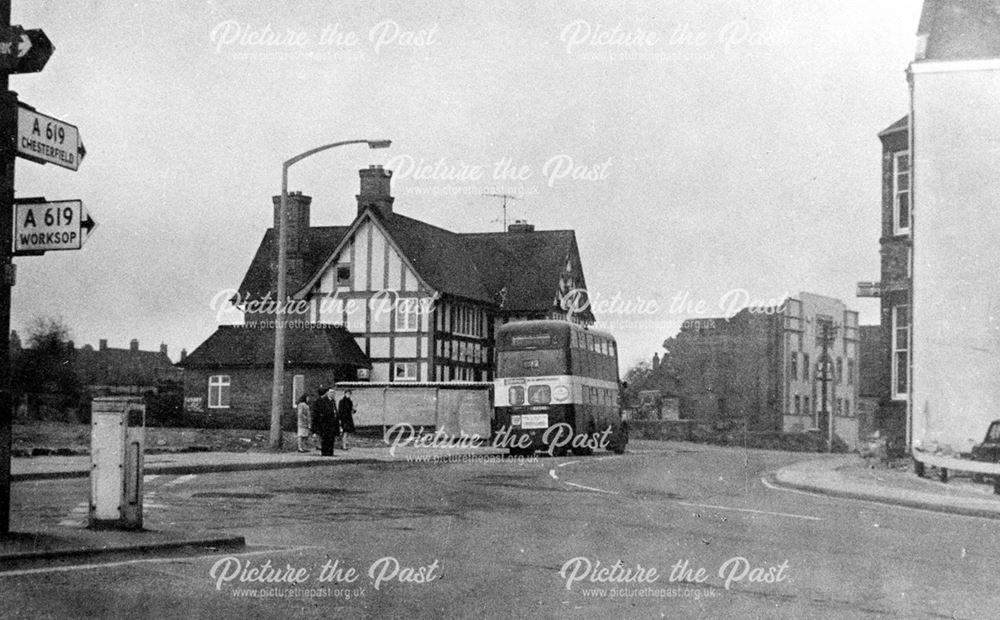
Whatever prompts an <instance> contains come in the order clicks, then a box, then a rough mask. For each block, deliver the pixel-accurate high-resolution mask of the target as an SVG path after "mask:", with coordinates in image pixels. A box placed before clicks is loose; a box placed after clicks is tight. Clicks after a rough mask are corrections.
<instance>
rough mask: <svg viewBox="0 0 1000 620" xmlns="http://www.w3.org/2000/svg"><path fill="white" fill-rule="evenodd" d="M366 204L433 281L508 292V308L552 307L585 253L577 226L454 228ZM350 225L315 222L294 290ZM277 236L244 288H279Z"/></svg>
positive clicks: (471, 295)
mask: <svg viewBox="0 0 1000 620" xmlns="http://www.w3.org/2000/svg"><path fill="white" fill-rule="evenodd" d="M368 212H369V213H371V214H372V215H373V217H375V218H376V219H377V220H378V221H379V222H380V223H381V224H382V225H383V226H384V227H385V229H386V231H387V232H388V233H389V235H390V236H391V237H392V239H393V241H395V242H396V244H397V245H398V246H399V248H400V250H401V251H402V252H403V255H404V256H405V257H406V259H407V260H408V261H409V262H410V263H411V264H412V265H413V267H414V268H415V269H416V270H417V274H418V275H419V276H420V277H421V278H422V279H423V280H424V281H425V282H426V283H427V285H428V286H430V287H432V288H433V289H435V290H436V291H439V292H441V293H443V294H447V295H452V296H456V297H462V298H465V299H470V300H476V301H482V302H486V303H493V304H497V305H499V304H500V302H501V301H502V300H503V302H504V303H503V308H504V310H506V311H511V312H517V311H535V312H538V311H547V310H551V309H552V308H553V302H554V299H555V294H556V291H557V290H558V287H559V280H560V275H561V274H562V273H563V270H564V268H565V264H566V259H567V257H572V258H573V259H574V260H575V261H577V262H578V261H579V255H578V250H577V247H576V235H575V233H574V232H573V231H572V230H542V231H532V232H495V233H455V232H452V231H449V230H445V229H443V228H439V227H437V226H433V225H431V224H428V223H426V222H422V221H420V220H416V219H413V218H411V217H407V216H405V215H400V214H398V213H390V214H388V215H382V214H380V213H379V212H378V211H376V210H369V211H368ZM348 229H349V227H326V228H312V229H310V235H312V236H311V237H310V238H309V250H310V252H309V255H308V256H307V257H306V259H305V265H304V267H305V269H304V274H305V275H304V277H303V278H302V280H301V281H300V282H295V283H292V282H289V284H288V292H289V294H295V293H296V292H299V291H300V289H302V287H304V286H306V285H307V284H308V283H309V281H310V280H312V279H313V278H314V277H316V276H317V275H318V273H317V272H318V270H319V269H321V268H322V267H323V265H324V264H325V262H326V260H327V259H328V258H329V257H330V254H331V253H332V252H333V250H334V249H335V248H336V246H337V245H338V244H339V243H340V242H341V240H342V239H343V237H344V235H345V233H346V232H347V230H348ZM273 238H274V230H273V229H268V231H267V233H266V234H265V235H264V239H263V240H262V241H261V244H260V247H259V248H258V249H257V254H256V255H255V256H254V259H253V261H252V262H251V264H250V268H249V269H248V270H247V273H246V276H245V277H244V278H243V283H242V284H241V285H240V288H239V290H240V292H241V293H249V294H250V295H252V296H263V294H264V293H266V292H268V291H269V290H270V291H272V292H273V290H274V288H273V286H269V284H270V283H272V282H273V281H274V280H273V277H274V276H273V273H274V269H273V268H272V264H273V262H274V259H273V258H271V257H272V256H273V254H274V245H273ZM575 286H576V287H577V288H585V283H584V282H583V276H582V270H579V269H578V275H577V282H576V283H575ZM272 298H273V295H272ZM587 315H588V316H590V314H589V310H588V312H587Z"/></svg>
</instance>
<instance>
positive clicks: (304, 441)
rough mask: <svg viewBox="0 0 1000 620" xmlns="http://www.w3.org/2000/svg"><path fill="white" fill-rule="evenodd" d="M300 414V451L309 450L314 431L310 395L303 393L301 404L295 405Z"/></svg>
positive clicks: (296, 411) (298, 434)
mask: <svg viewBox="0 0 1000 620" xmlns="http://www.w3.org/2000/svg"><path fill="white" fill-rule="evenodd" d="M295 413H296V414H297V416H298V426H299V428H298V433H296V436H297V437H298V440H299V452H308V451H309V448H308V447H307V446H308V442H309V435H310V434H311V433H312V412H311V411H310V409H309V395H308V394H303V395H302V398H300V399H299V404H298V405H296V407H295Z"/></svg>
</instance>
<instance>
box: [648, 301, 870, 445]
mask: <svg viewBox="0 0 1000 620" xmlns="http://www.w3.org/2000/svg"><path fill="white" fill-rule="evenodd" d="M824 325H827V326H829V327H830V329H831V332H832V336H833V337H832V340H831V341H830V342H829V343H828V349H827V353H828V355H829V360H830V362H829V366H828V368H829V373H830V380H829V381H828V382H827V400H826V405H827V407H826V410H827V411H828V412H831V413H833V414H834V432H835V434H836V435H837V436H839V437H840V438H841V439H843V440H844V441H845V442H846V443H847V444H848V445H849V446H852V447H853V446H854V445H856V443H857V437H858V419H857V414H858V314H857V312H855V311H852V310H848V309H847V308H846V306H845V305H844V304H843V302H841V301H839V300H837V299H833V298H830V297H824V296H821V295H814V294H811V293H800V294H799V296H798V297H797V298H788V299H786V300H784V301H783V302H782V303H781V304H780V305H778V306H777V307H775V308H766V309H764V308H748V309H744V310H742V311H740V312H739V313H737V314H736V315H734V316H733V317H730V318H728V319H726V318H715V319H711V318H709V319H704V318H700V319H697V320H690V321H685V322H684V325H683V326H682V327H681V330H680V332H679V333H678V335H677V336H676V337H674V338H669V339H667V341H666V342H664V348H665V349H666V350H667V353H666V354H665V356H664V359H663V361H662V362H661V367H662V366H666V369H667V372H668V373H670V374H671V375H673V376H674V377H675V378H676V385H677V390H678V393H679V395H680V415H681V417H682V418H687V419H696V420H702V421H712V422H714V421H733V422H738V423H740V424H742V423H743V422H744V421H745V422H746V424H747V427H748V428H749V429H750V430H759V431H782V430H784V431H799V430H808V429H814V428H820V429H824V428H826V427H827V424H826V422H825V421H824V420H823V419H822V411H823V398H822V395H823V388H822V384H823V381H822V379H821V377H822V375H821V373H820V372H819V370H820V366H819V364H820V362H821V360H822V359H823V347H822V344H821V342H820V339H819V338H818V335H819V334H821V333H822V331H823V326H824Z"/></svg>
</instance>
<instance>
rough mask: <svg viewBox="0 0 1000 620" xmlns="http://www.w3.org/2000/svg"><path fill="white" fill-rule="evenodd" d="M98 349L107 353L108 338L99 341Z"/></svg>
mask: <svg viewBox="0 0 1000 620" xmlns="http://www.w3.org/2000/svg"><path fill="white" fill-rule="evenodd" d="M97 348H98V350H100V351H106V350H107V349H108V339H107V338H101V339H100V340H98V341H97Z"/></svg>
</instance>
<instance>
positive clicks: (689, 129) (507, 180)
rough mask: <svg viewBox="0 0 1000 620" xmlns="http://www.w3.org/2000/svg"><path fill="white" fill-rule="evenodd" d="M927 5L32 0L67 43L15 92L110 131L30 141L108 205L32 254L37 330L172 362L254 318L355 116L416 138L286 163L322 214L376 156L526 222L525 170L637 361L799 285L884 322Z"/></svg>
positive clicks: (23, 302)
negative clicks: (881, 298)
mask: <svg viewBox="0 0 1000 620" xmlns="http://www.w3.org/2000/svg"><path fill="white" fill-rule="evenodd" d="M920 4H921V3H920V0H880V1H879V2H869V1H862V0H845V1H842V2H791V1H782V2H778V1H768V0H753V1H726V0H713V1H704V0H683V1H682V0H676V1H671V0H661V1H658V2H653V1H649V2H642V1H637V0H636V1H628V0H626V1H623V2H615V3H597V2H565V1H561V0H548V1H544V0H543V1H541V2H536V3H530V4H529V3H518V2H506V3H505V2H502V1H500V2H467V3H461V4H459V3H445V2H426V1H421V0H406V1H399V2H393V1H385V2H373V3H372V2H337V3H331V2H321V1H312V2H309V1H302V2H289V3H287V4H286V3H280V4H279V3H272V2H224V1H211V0H209V1H206V0H190V1H177V2H153V1H143V2H134V3H133V2H107V1H101V0H80V1H78V2H73V3H65V2H56V1H33V2H28V1H26V0H14V5H13V10H12V23H14V24H20V25H23V26H24V27H25V28H28V29H33V28H41V29H42V30H44V31H45V33H46V34H47V36H48V38H49V39H50V40H51V41H52V43H53V44H54V45H55V48H56V49H55V52H54V53H53V55H52V57H51V59H50V60H49V62H48V64H47V65H46V67H45V68H44V70H43V71H41V72H40V73H35V74H24V75H14V76H12V77H11V80H10V82H11V89H12V90H14V91H16V92H17V93H18V95H19V98H20V100H21V101H22V102H25V103H28V104H30V105H32V106H34V107H35V108H37V109H38V111H39V112H42V113H44V114H47V115H50V116H54V117H56V118H59V119H61V120H64V121H66V122H68V123H72V124H74V125H76V126H77V127H79V130H80V136H81V138H82V140H83V142H84V144H85V145H86V149H87V155H86V158H85V159H84V160H83V162H82V163H81V165H80V169H79V170H78V171H76V172H73V171H70V170H66V169H62V168H58V167H56V166H53V165H51V164H49V165H44V166H43V165H40V164H37V163H35V162H31V161H27V160H23V159H21V160H18V162H17V170H16V188H17V196H20V197H25V196H45V197H46V198H48V199H49V200H64V199H66V200H68V199H80V200H83V202H84V205H85V206H86V208H87V209H88V210H89V212H90V213H91V215H92V216H93V218H94V219H95V220H96V221H97V222H98V228H97V229H96V230H95V231H94V233H93V234H92V236H91V237H90V239H89V240H88V241H87V243H86V244H85V246H84V247H83V249H81V250H79V251H62V252H49V253H47V254H46V255H44V256H40V257H24V258H18V259H16V261H15V262H16V263H17V269H18V272H17V284H16V286H15V287H14V294H13V301H12V304H13V307H12V328H13V329H16V330H19V332H21V333H23V332H24V330H26V329H27V328H28V326H29V325H30V323H31V322H32V321H33V320H34V319H35V318H36V317H59V318H61V319H62V321H63V322H64V323H65V324H66V325H67V326H68V327H69V329H70V333H71V335H72V338H73V339H74V341H75V343H76V344H77V346H81V345H83V344H91V345H93V346H96V345H97V343H98V339H101V338H106V339H107V340H108V343H109V346H111V347H127V346H128V343H129V341H130V340H131V339H133V338H136V339H138V340H139V341H140V345H141V348H142V349H147V350H149V349H153V350H155V349H156V348H157V347H158V346H159V344H160V343H161V342H162V343H166V344H167V345H168V347H169V351H170V355H171V357H172V359H174V360H175V361H176V360H177V359H178V356H179V352H180V350H181V349H182V348H186V349H187V350H188V351H192V350H193V349H194V348H196V347H197V346H198V345H199V344H200V343H201V342H202V341H203V340H204V339H205V338H206V337H208V336H209V335H210V334H211V333H212V332H213V331H214V330H215V329H216V327H217V326H218V324H219V323H220V322H225V323H228V322H232V320H233V317H232V314H231V313H226V312H224V311H223V312H222V313H221V314H220V310H222V308H220V307H219V306H218V304H215V305H214V306H213V300H215V299H216V298H218V297H219V296H220V294H221V292H222V291H226V290H228V289H235V288H236V287H238V285H239V284H240V282H241V280H242V278H243V275H244V273H245V271H246V269H247V267H248V265H249V263H250V260H251V258H252V257H253V255H254V252H255V251H256V248H257V245H258V244H259V242H260V239H261V237H262V235H263V233H264V231H265V230H266V229H267V228H268V227H269V226H270V225H271V222H272V218H273V212H272V202H271V200H272V199H271V197H272V196H274V195H276V194H278V193H279V192H280V182H281V164H282V162H283V161H284V160H286V159H288V158H290V157H292V156H294V155H296V154H298V153H300V152H303V151H305V150H308V149H310V148H313V147H316V146H320V145H323V144H327V143H331V142H336V141H340V140H351V139H391V140H392V142H393V145H392V147H391V148H390V149H386V150H377V151H372V150H368V149H367V148H365V147H364V146H348V147H343V148H339V149H334V150H331V151H328V152H325V153H323V154H320V155H317V156H315V157H313V158H310V159H308V160H306V161H303V162H301V163H299V164H297V165H296V166H294V167H293V168H291V170H290V175H289V179H290V180H289V188H290V189H291V190H298V191H302V192H303V193H305V194H307V195H310V196H312V197H313V202H312V222H313V224H314V225H346V224H348V223H349V222H350V221H351V219H352V218H353V216H354V214H355V211H356V201H355V197H354V196H355V194H357V192H358V175H357V171H358V169H359V168H364V167H367V166H368V165H370V164H381V165H385V166H386V167H389V168H392V169H394V172H395V173H394V177H393V194H394V195H395V196H396V202H395V206H394V208H395V210H396V211H397V212H400V213H402V214H405V215H408V216H411V217H414V218H417V219H421V220H424V221H427V222H429V223H431V224H435V225H438V226H441V227H444V228H448V229H451V230H455V231H460V232H476V231H491V230H497V231H499V230H501V229H502V221H501V218H502V210H501V201H500V199H498V198H493V197H488V196H483V194H489V193H507V194H512V195H515V196H517V197H518V199H517V200H512V201H511V202H510V203H509V205H508V217H509V219H511V220H513V219H525V220H528V221H529V222H530V223H532V224H534V225H535V226H536V227H537V228H538V229H540V230H541V229H573V230H575V231H576V239H577V244H578V246H579V248H580V254H581V260H582V263H583V269H584V273H585V277H586V281H587V288H588V290H589V293H590V296H591V299H592V300H593V301H595V302H596V303H597V304H599V303H600V301H601V300H605V305H604V306H603V308H604V311H603V312H602V311H599V312H597V313H596V314H597V318H598V323H597V327H601V328H605V329H609V330H610V331H611V332H612V333H614V335H615V336H616V338H617V339H618V341H619V347H620V353H621V358H622V359H621V365H622V369H623V371H624V369H627V368H628V367H629V366H631V365H632V364H633V363H635V362H636V361H638V360H641V359H649V358H650V357H652V355H653V353H654V352H657V351H660V352H662V349H661V343H662V342H663V340H664V339H665V338H667V337H670V336H672V335H675V334H676V332H677V329H678V328H679V327H680V324H681V322H682V321H683V320H684V319H687V318H698V317H699V316H710V317H715V316H722V315H725V314H727V312H728V311H729V310H730V309H732V307H733V305H734V304H735V305H739V304H741V303H768V302H769V301H771V300H780V299H781V298H783V297H785V296H787V295H795V294H796V293H798V292H799V291H809V292H813V293H818V294H824V295H829V296H832V297H837V298H840V299H842V300H844V301H845V302H846V303H847V305H848V307H849V308H851V309H854V310H858V311H860V313H861V322H862V324H873V323H877V321H878V300H877V299H859V298H857V297H855V286H856V283H857V282H858V281H861V280H878V278H879V253H878V250H879V243H878V239H879V233H880V231H879V226H880V224H879V221H880V220H879V218H880V208H881V206H880V170H881V163H880V161H881V160H880V158H881V145H880V142H879V140H878V137H877V133H878V132H879V131H880V130H882V129H883V128H885V127H886V126H888V125H889V124H891V123H892V122H894V121H896V120H897V119H898V118H900V117H901V116H903V115H904V114H905V113H906V112H907V109H908V105H909V103H908V101H909V96H908V90H907V84H906V78H905V70H906V66H907V64H908V63H909V61H910V60H912V57H913V51H914V46H915V33H916V27H917V21H918V18H919V13H920ZM522 5H523V6H522ZM616 299H617V300H619V301H618V302H617V303H616V302H615V300H616ZM601 308H602V306H599V305H598V306H597V307H596V308H595V309H597V310H601Z"/></svg>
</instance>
